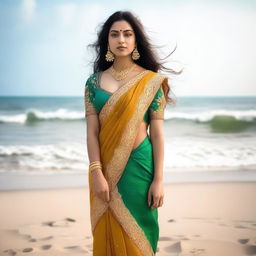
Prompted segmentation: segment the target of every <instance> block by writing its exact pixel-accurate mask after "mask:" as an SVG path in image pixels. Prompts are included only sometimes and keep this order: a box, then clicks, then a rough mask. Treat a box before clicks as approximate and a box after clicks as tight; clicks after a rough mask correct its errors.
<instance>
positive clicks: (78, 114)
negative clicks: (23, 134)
mask: <svg viewBox="0 0 256 256" xmlns="http://www.w3.org/2000/svg"><path fill="white" fill-rule="evenodd" d="M84 116H85V115H84V111H74V110H69V109H64V108H60V109H57V110H55V111H41V110H36V109H30V110H27V111H26V112H24V113H20V114H16V115H0V123H2V124H4V123H20V124H30V123H36V122H42V121H81V120H84V118H85V117H84ZM165 120H166V121H170V120H175V121H180V122H184V121H186V122H192V123H194V124H208V125H210V127H211V128H212V131H214V132H218V131H220V132H230V131H243V130H244V129H247V128H249V127H251V126H256V110H253V109H252V110H211V111H203V112H197V113H185V112H172V111H170V110H168V109H167V110H166V113H165Z"/></svg>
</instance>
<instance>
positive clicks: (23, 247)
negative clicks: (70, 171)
mask: <svg viewBox="0 0 256 256" xmlns="http://www.w3.org/2000/svg"><path fill="white" fill-rule="evenodd" d="M255 195H256V183H255V182H235V183H230V182H219V183H217V182H212V183H179V184H166V185H165V199H164V200H165V201H164V205H163V206H162V207H161V208H159V224H160V240H159V243H158V252H157V254H156V255H158V256H167V255H168V256H174V255H175V256H177V255H179V256H189V255H200V256H245V255H256V207H255ZM88 199H89V198H88V188H87V187H81V188H64V189H40V190H34V189H33V190H13V191H1V192H0V205H1V213H0V230H1V231H0V237H1V239H0V255H31V256H32V255H37V256H38V255H39V256H40V255H48V256H49V255H51V256H60V255H72V256H76V255H92V250H91V248H92V236H91V229H90V220H89V205H88Z"/></svg>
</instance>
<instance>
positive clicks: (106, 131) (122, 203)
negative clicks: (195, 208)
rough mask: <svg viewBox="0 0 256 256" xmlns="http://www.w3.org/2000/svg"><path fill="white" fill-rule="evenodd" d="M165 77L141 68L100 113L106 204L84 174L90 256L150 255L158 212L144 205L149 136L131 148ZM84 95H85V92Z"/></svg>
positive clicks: (150, 172) (150, 161)
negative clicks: (88, 200) (90, 247)
mask: <svg viewBox="0 0 256 256" xmlns="http://www.w3.org/2000/svg"><path fill="white" fill-rule="evenodd" d="M165 79H167V77H165V76H163V75H161V74H159V73H156V72H153V71H150V70H145V71H143V72H141V73H139V74H138V75H136V76H135V77H134V78H132V79H131V80H130V81H129V82H128V83H126V84H124V85H123V86H121V87H120V88H119V89H118V90H117V91H116V92H114V93H113V94H112V95H111V96H110V97H109V99H108V100H107V102H106V103H105V104H104V106H103V107H102V109H101V111H100V113H99V115H98V116H99V123H100V132H99V146H100V157H101V163H102V167H103V168H102V172H103V174H104V176H105V178H106V180H107V182H108V185H109V191H110V192H109V193H110V201H109V202H104V201H103V200H101V199H100V198H99V197H97V196H95V195H94V193H93V189H92V181H91V173H90V172H89V173H88V183H89V198H90V218H91V230H92V235H93V255H94V256H121V255H123V256H130V255H132V256H151V255H155V253H156V250H157V242H158V239H159V226H158V211H157V208H156V209H151V208H150V207H149V206H148V204H147V194H148V189H149V187H150V185H151V182H152V181H153V176H154V161H153V148H152V144H151V141H150V138H149V137H148V136H146V138H144V140H143V141H142V142H141V143H140V144H139V145H138V146H137V147H136V148H135V149H132V148H133V145H134V142H135V139H136V135H137V131H138V128H139V126H140V124H141V122H142V120H143V116H144V114H145V111H146V110H147V109H148V107H149V105H150V103H151V102H152V100H153V98H154V95H155V94H156V92H157V91H158V89H159V88H160V86H161V84H162V83H163V81H164V80H165ZM87 93H88V92H87Z"/></svg>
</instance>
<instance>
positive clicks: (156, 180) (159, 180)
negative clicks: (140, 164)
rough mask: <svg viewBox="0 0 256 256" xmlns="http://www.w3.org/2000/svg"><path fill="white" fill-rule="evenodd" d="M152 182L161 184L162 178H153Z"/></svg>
mask: <svg viewBox="0 0 256 256" xmlns="http://www.w3.org/2000/svg"><path fill="white" fill-rule="evenodd" d="M153 181H154V182H163V177H158V176H155V177H154V179H153Z"/></svg>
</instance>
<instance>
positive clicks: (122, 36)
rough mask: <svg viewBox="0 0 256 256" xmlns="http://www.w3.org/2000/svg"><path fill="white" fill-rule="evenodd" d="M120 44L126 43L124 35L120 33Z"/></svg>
mask: <svg viewBox="0 0 256 256" xmlns="http://www.w3.org/2000/svg"><path fill="white" fill-rule="evenodd" d="M119 42H120V43H123V42H124V35H123V34H122V33H120V36H119Z"/></svg>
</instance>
